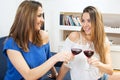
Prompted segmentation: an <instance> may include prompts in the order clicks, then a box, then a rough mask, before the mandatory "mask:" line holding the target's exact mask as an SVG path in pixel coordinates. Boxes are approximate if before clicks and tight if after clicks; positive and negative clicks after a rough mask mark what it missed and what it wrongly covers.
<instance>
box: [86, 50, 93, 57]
mask: <svg viewBox="0 0 120 80" xmlns="http://www.w3.org/2000/svg"><path fill="white" fill-rule="evenodd" d="M84 54H85V55H86V56H87V57H88V58H91V56H92V55H93V54H94V51H92V50H85V51H84Z"/></svg>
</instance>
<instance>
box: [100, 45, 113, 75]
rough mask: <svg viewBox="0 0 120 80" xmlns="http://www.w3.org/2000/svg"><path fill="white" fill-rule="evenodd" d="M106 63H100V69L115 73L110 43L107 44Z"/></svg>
mask: <svg viewBox="0 0 120 80" xmlns="http://www.w3.org/2000/svg"><path fill="white" fill-rule="evenodd" d="M105 59H106V64H104V63H100V64H99V66H98V67H99V69H100V70H101V71H103V72H106V73H107V74H110V75H112V74H113V68H112V61H111V55H110V45H109V44H106V56H105Z"/></svg>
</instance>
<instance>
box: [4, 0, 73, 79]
mask: <svg viewBox="0 0 120 80" xmlns="http://www.w3.org/2000/svg"><path fill="white" fill-rule="evenodd" d="M43 22H44V19H43V9H42V4H41V3H40V2H37V1H31V0H25V1H23V2H22V3H21V4H20V6H19V7H18V10H17V13H16V16H15V20H14V23H13V25H12V27H11V29H10V33H9V36H8V38H7V40H6V41H5V43H4V49H3V53H4V54H5V56H6V59H7V64H8V70H7V72H6V75H5V79H4V80H38V79H39V80H44V79H43V77H42V76H43V75H44V74H46V73H47V72H48V71H49V70H50V69H51V70H52V71H53V72H52V73H53V76H57V72H56V71H55V68H54V67H53V66H54V65H55V64H56V63H57V62H58V61H69V60H70V59H71V57H72V54H71V55H70V56H68V55H66V54H65V53H66V52H61V53H57V54H56V55H54V56H52V57H51V53H50V45H49V40H48V34H47V33H46V32H45V31H43V30H41V26H42V24H43Z"/></svg>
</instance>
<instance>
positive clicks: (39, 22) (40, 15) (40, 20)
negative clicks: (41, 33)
mask: <svg viewBox="0 0 120 80" xmlns="http://www.w3.org/2000/svg"><path fill="white" fill-rule="evenodd" d="M43 23H44V18H43V9H42V8H41V7H39V8H38V11H37V20H36V23H35V28H36V30H40V29H41V26H42V25H43Z"/></svg>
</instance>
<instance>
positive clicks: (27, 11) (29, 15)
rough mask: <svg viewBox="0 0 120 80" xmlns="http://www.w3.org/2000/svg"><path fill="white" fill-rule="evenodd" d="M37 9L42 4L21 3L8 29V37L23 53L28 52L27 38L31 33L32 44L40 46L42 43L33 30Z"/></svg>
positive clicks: (39, 36)
mask: <svg viewBox="0 0 120 80" xmlns="http://www.w3.org/2000/svg"><path fill="white" fill-rule="evenodd" d="M38 7H42V4H41V3H39V2H37V1H23V2H22V3H21V4H20V5H19V7H18V10H17V12H16V16H15V19H14V22H13V25H12V27H11V29H10V33H9V37H13V39H14V40H15V41H16V42H17V44H18V46H19V47H21V48H22V49H23V50H24V51H25V52H28V51H29V48H28V43H29V36H30V33H32V43H33V44H35V45H37V46H41V45H42V44H43V41H42V39H41V35H40V32H39V31H37V30H36V29H35V22H36V17H37V16H36V15H37V11H38Z"/></svg>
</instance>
